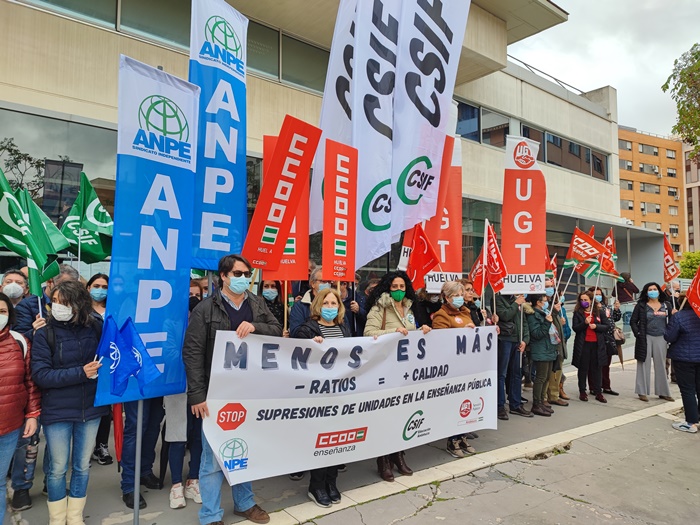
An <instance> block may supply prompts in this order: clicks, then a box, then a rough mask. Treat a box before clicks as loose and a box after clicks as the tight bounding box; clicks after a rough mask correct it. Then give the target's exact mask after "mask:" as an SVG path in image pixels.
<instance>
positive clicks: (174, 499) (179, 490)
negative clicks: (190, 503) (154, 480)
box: [170, 484, 187, 509]
mask: <svg viewBox="0 0 700 525" xmlns="http://www.w3.org/2000/svg"><path fill="white" fill-rule="evenodd" d="M185 505H187V502H186V501H185V488H184V487H183V486H182V484H180V485H178V486H177V487H175V486H173V487H172V488H171V489H170V508H171V509H181V508H183V507H185Z"/></svg>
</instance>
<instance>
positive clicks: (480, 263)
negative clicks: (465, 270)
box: [469, 248, 486, 295]
mask: <svg viewBox="0 0 700 525" xmlns="http://www.w3.org/2000/svg"><path fill="white" fill-rule="evenodd" d="M485 268H486V267H485V266H484V249H483V248H481V251H480V252H479V257H477V258H476V260H475V261H474V266H472V269H471V271H470V272H469V280H470V281H471V282H472V285H473V286H474V293H475V294H476V295H481V294H482V292H483V291H484V283H485V282H486V279H485V271H484V270H485Z"/></svg>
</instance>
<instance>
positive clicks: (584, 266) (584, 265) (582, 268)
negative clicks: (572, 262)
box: [569, 226, 595, 274]
mask: <svg viewBox="0 0 700 525" xmlns="http://www.w3.org/2000/svg"><path fill="white" fill-rule="evenodd" d="M588 235H590V236H591V238H592V239H593V238H594V236H595V226H591V229H590V230H589V231H588ZM569 249H571V248H569ZM589 267H590V263H589V262H588V261H585V260H584V261H581V262H579V263H578V264H577V265H576V267H575V268H574V271H575V272H577V273H580V274H585V273H586V270H588V268H589Z"/></svg>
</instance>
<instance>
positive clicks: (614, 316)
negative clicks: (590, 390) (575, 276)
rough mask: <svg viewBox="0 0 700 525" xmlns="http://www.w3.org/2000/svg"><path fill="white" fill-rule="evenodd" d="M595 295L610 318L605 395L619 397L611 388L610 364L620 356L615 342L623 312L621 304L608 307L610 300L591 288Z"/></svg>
mask: <svg viewBox="0 0 700 525" xmlns="http://www.w3.org/2000/svg"><path fill="white" fill-rule="evenodd" d="M588 291H589V292H591V293H592V294H593V299H594V300H595V302H596V303H598V306H599V307H600V308H601V309H603V310H604V311H605V316H606V317H607V318H608V331H607V332H606V333H605V345H606V349H607V351H608V357H607V359H606V360H605V361H604V362H603V366H602V368H601V375H602V386H603V393H604V394H609V395H611V396H619V395H620V394H619V392H616V391H615V390H613V389H612V388H611V386H610V364H611V363H612V358H613V356H615V355H617V354H618V349H617V342H616V341H615V323H616V322H617V321H619V320H620V319H622V311H620V302H619V301H617V300H616V301H615V304H614V306H613V307H610V306H608V300H607V298H606V297H605V294H604V293H603V290H601V289H600V288H595V287H593V286H592V287H591V288H589V289H588ZM588 385H589V386H590V385H591V379H590V378H589V380H588Z"/></svg>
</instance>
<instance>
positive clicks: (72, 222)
mask: <svg viewBox="0 0 700 525" xmlns="http://www.w3.org/2000/svg"><path fill="white" fill-rule="evenodd" d="M113 226H114V222H113V221H112V217H110V215H109V213H107V210H105V209H104V207H103V206H102V204H101V203H100V199H99V198H98V197H97V193H95V189H94V188H93V187H92V184H90V181H89V180H88V178H87V175H85V173H81V174H80V192H79V193H78V197H77V198H76V199H75V202H74V203H73V207H72V208H71V210H70V213H68V217H67V218H66V220H65V222H64V223H63V226H62V227H61V233H62V234H63V235H64V236H65V237H66V239H68V242H69V243H70V246H69V247H68V250H69V251H70V252H71V253H73V254H75V255H78V256H79V259H80V260H82V261H84V262H86V263H88V264H92V263H96V262H100V261H103V260H104V259H106V258H107V257H109V255H110V254H111V253H112V228H113ZM78 242H80V248H78Z"/></svg>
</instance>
